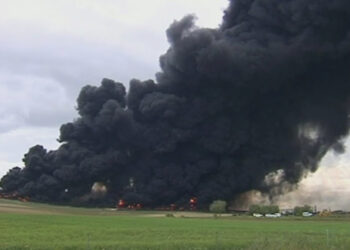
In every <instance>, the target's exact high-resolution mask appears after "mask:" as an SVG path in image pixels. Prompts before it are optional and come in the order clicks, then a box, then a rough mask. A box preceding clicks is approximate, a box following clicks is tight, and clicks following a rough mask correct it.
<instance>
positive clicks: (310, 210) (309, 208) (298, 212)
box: [294, 205, 312, 216]
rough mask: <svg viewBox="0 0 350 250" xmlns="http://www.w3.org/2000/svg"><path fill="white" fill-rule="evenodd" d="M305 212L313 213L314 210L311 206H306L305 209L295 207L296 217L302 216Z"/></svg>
mask: <svg viewBox="0 0 350 250" xmlns="http://www.w3.org/2000/svg"><path fill="white" fill-rule="evenodd" d="M304 212H309V213H311V212H312V208H311V206H309V205H304V206H303V207H294V215H296V216H302V214H303V213H304Z"/></svg>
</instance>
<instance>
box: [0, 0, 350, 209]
mask: <svg viewBox="0 0 350 250" xmlns="http://www.w3.org/2000/svg"><path fill="white" fill-rule="evenodd" d="M167 37H168V40H169V43H170V48H169V50H168V51H167V52H166V53H165V54H164V55H162V56H161V57H160V66H161V72H159V73H158V74H157V75H156V79H157V81H156V82H154V81H152V80H148V81H144V82H142V81H139V80H132V81H131V82H130V89H129V91H128V92H126V90H125V87H124V86H123V85H122V84H121V83H117V82H114V81H112V80H109V79H104V80H103V81H102V84H101V86H100V87H93V86H86V87H84V88H83V89H82V90H81V92H80V95H79V97H78V100H77V103H78V106H77V108H78V111H79V115H80V117H79V118H78V119H76V120H75V121H74V122H71V123H67V124H64V125H62V127H61V134H60V138H59V140H60V141H61V142H62V145H61V146H60V148H59V149H58V150H56V151H50V152H47V151H46V150H45V149H44V148H43V147H42V146H34V147H32V148H31V149H30V150H29V152H28V153H27V154H26V155H25V157H24V163H25V167H24V168H23V169H20V168H13V169H12V170H10V171H9V172H8V174H7V175H6V176H4V177H3V178H2V180H1V185H2V187H3V188H4V190H5V191H8V192H13V191H17V192H19V193H20V194H22V195H27V196H30V197H32V198H34V199H37V200H50V201H73V200H74V199H77V198H79V197H82V196H84V195H86V194H88V193H89V192H90V190H91V187H92V185H93V184H94V183H95V182H99V183H104V185H106V187H107V190H108V191H107V195H106V196H104V199H110V200H113V201H115V200H117V199H120V198H122V199H125V200H126V201H129V202H141V203H143V204H148V205H151V206H158V205H167V204H170V203H179V204H181V203H186V202H187V201H188V198H189V197H192V196H195V197H198V201H199V203H200V204H204V205H205V204H208V203H209V202H211V201H212V200H214V199H224V200H232V199H234V198H235V197H237V195H239V194H241V193H243V192H246V191H249V190H260V191H262V192H266V193H269V192H270V193H271V192H276V188H277V190H278V188H281V187H282V186H283V185H285V184H286V185H287V184H290V185H293V184H296V183H298V181H300V179H301V178H303V176H304V175H305V174H306V173H308V172H310V171H315V170H316V169H317V165H318V163H319V161H320V160H321V158H322V157H323V156H324V155H325V153H326V152H327V151H328V150H330V149H333V150H335V151H339V152H340V151H342V150H343V146H342V144H341V141H342V139H344V137H345V136H346V135H347V133H348V130H349V107H350V106H349V97H350V84H349V80H350V71H349V70H350V1H348V0H332V1H330V0H308V1H305V0H231V2H230V5H229V7H228V9H227V10H226V11H225V15H224V18H223V23H222V24H221V26H220V27H219V28H218V29H203V28H198V27H196V26H195V25H194V17H193V16H186V17H184V18H183V19H182V20H180V21H175V22H174V23H173V24H172V25H171V26H170V28H169V29H168V30H167Z"/></svg>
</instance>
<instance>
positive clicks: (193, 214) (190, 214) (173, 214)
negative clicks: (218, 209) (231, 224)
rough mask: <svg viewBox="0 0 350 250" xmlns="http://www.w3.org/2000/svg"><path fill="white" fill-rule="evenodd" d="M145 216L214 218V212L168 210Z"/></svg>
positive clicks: (224, 215) (225, 215) (222, 215)
mask: <svg viewBox="0 0 350 250" xmlns="http://www.w3.org/2000/svg"><path fill="white" fill-rule="evenodd" d="M218 216H219V217H228V216H232V215H231V214H221V215H218ZM143 217H175V218H212V217H214V214H212V213H200V212H168V213H152V214H145V215H143Z"/></svg>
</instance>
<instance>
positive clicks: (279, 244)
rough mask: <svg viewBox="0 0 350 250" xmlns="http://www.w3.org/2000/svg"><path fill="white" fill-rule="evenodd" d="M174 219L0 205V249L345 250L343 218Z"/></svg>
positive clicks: (349, 242)
mask: <svg viewBox="0 0 350 250" xmlns="http://www.w3.org/2000/svg"><path fill="white" fill-rule="evenodd" d="M174 215H175V217H166V216H165V213H161V212H119V211H112V210H106V209H79V208H69V207H58V206H57V207H56V206H49V205H44V204H35V203H20V202H15V201H4V200H0V249H106V250H107V249H197V250H200V249H201V250H202V249H203V250H204V249H318V250H320V249H350V221H349V220H348V219H346V218H326V219H319V218H316V217H315V218H306V219H300V218H291V217H289V218H280V219H254V218H251V217H234V216H223V217H220V218H218V219H215V218H213V217H212V216H211V215H208V214H204V213H203V214H200V213H175V214H174Z"/></svg>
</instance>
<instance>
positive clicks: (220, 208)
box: [209, 200, 227, 213]
mask: <svg viewBox="0 0 350 250" xmlns="http://www.w3.org/2000/svg"><path fill="white" fill-rule="evenodd" d="M226 206H227V203H226V201H222V200H216V201H213V202H212V203H211V204H210V206H209V211H210V212H212V213H225V212H226Z"/></svg>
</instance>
